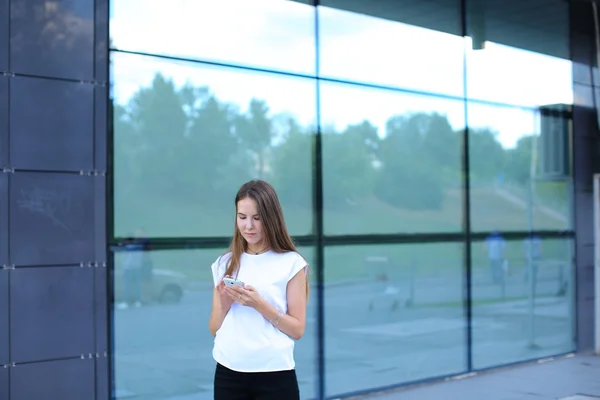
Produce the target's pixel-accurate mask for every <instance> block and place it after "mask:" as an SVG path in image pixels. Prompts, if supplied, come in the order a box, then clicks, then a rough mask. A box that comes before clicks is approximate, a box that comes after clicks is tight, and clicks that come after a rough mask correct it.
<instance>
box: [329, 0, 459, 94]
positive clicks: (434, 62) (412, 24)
mask: <svg viewBox="0 0 600 400" xmlns="http://www.w3.org/2000/svg"><path fill="white" fill-rule="evenodd" d="M320 4H321V6H322V7H319V9H318V12H319V32H320V42H319V46H320V73H321V75H322V76H324V77H330V78H336V79H347V80H351V81H361V82H369V83H376V84H382V85H391V86H397V87H402V88H406V89H413V90H421V91H426V92H433V93H444V94H449V95H454V96H463V93H464V88H463V82H464V81H463V64H464V41H463V38H462V36H461V34H460V19H459V17H460V12H459V10H460V2H459V1H457V0H441V1H440V0H438V1H435V2H415V1H406V0H394V1H390V0H377V1H368V2H357V1H347V0H325V1H321V2H320ZM383 18H385V19H383Z"/></svg>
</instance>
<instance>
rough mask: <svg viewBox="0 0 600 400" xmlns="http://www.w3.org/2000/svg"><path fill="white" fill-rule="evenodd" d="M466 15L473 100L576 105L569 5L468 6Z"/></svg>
mask: <svg viewBox="0 0 600 400" xmlns="http://www.w3.org/2000/svg"><path fill="white" fill-rule="evenodd" d="M466 11H467V15H466V22H467V33H468V36H469V37H468V38H467V39H466V48H467V95H468V97H469V98H471V99H480V100H489V101H495V102H500V103H506V104H518V105H524V106H539V105H546V104H564V103H566V104H571V103H572V102H573V93H572V66H571V61H570V60H569V51H570V50H569V4H568V2H565V1H562V0H549V1H544V2H539V1H531V0H525V1H517V0H507V1H503V2H501V3H499V2H497V1H496V0H467V1H466Z"/></svg>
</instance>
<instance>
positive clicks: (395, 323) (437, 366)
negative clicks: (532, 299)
mask: <svg viewBox="0 0 600 400" xmlns="http://www.w3.org/2000/svg"><path fill="white" fill-rule="evenodd" d="M459 276H460V273H459V271H456V273H453V272H452V271H448V272H447V274H446V275H444V276H433V277H427V276H419V277H418V279H416V281H415V285H414V294H415V296H414V304H413V305H412V306H407V304H406V298H407V294H408V293H410V292H411V291H410V288H409V285H408V283H407V281H406V280H404V281H402V282H401V283H400V284H398V285H395V286H393V287H387V285H381V284H376V283H373V282H354V283H346V284H344V285H335V286H331V287H328V288H327V291H326V298H325V300H326V301H325V312H326V318H327V320H326V322H327V324H326V332H325V344H326V359H327V363H326V368H327V370H326V386H327V393H328V394H330V395H333V394H336V395H337V394H344V393H349V392H356V391H360V390H364V389H368V388H373V387H382V386H387V385H392V384H398V383H402V382H411V381H417V380H420V379H426V378H431V377H433V376H447V375H450V374H458V373H461V372H463V371H464V370H465V368H466V354H467V350H466V335H465V332H466V329H465V316H464V309H463V304H462V300H463V299H462V289H461V288H462V283H461V281H460V279H459V278H458V277H459ZM556 277H557V274H556V273H555V271H554V272H552V273H551V274H549V275H547V276H540V282H539V284H538V291H537V292H538V294H539V295H541V296H544V297H540V298H538V299H537V301H536V303H535V310H534V312H533V314H532V313H531V312H530V311H531V310H530V308H529V302H528V301H527V298H526V297H524V296H525V295H526V294H527V293H528V292H527V290H528V285H527V283H526V282H525V281H524V280H523V278H522V276H521V275H518V274H517V275H514V276H512V277H511V278H510V279H509V282H508V284H507V287H506V293H505V295H506V298H504V299H503V298H502V294H501V290H500V289H499V287H498V286H497V285H491V284H490V283H489V279H488V278H489V277H488V276H487V275H482V276H478V277H475V278H476V279H474V287H473V298H474V301H475V303H474V307H473V361H474V364H475V367H476V368H485V367H489V366H494V365H500V364H506V363H511V362H515V361H520V360H526V359H534V358H539V357H544V356H547V355H551V354H561V353H567V352H569V351H571V350H572V349H573V342H572V331H571V329H570V327H571V326H572V321H571V319H570V314H569V312H568V311H569V309H570V307H571V305H570V304H569V300H568V299H569V297H568V296H557V295H556V292H557V290H558V288H559V287H560V285H559V282H558V281H557V279H556ZM372 300H375V301H374V302H373V303H372ZM210 301H211V297H210V291H209V290H200V289H198V290H195V291H191V292H187V293H186V295H185V297H184V299H183V300H182V302H181V303H180V304H176V305H151V306H147V307H142V308H137V309H135V308H134V309H128V310H118V311H117V312H116V315H115V335H114V337H115V352H116V360H115V375H116V389H117V397H118V398H119V399H129V398H131V399H135V400H138V399H139V400H142V399H143V400H209V399H211V398H212V380H213V374H214V361H213V360H212V356H211V350H212V341H213V339H212V337H211V335H210V333H209V332H208V326H207V324H208V315H209V312H210ZM396 301H397V304H398V307H394V304H395V302H396ZM313 307H314V303H313ZM532 315H533V316H534V318H533V320H532V318H531V317H532ZM314 316H315V312H314V308H312V309H311V312H309V320H308V323H307V330H306V334H305V337H304V338H303V339H302V340H301V341H300V342H298V344H297V346H296V352H295V354H296V361H297V371H298V377H299V381H300V387H301V393H302V398H303V399H309V398H314V395H315V387H316V382H317V366H316V350H317V348H316V344H317V341H316V334H315V333H316V324H315V321H314ZM532 321H533V325H532V324H531V322H532ZM531 326H533V327H534V328H535V330H534V331H533V334H531V333H532V332H531V330H530V328H531ZM532 344H533V346H531V345H532ZM598 381H599V382H600V375H599V377H598ZM450 399H452V398H450ZM482 399H485V400H488V399H491V398H489V397H483V398H482Z"/></svg>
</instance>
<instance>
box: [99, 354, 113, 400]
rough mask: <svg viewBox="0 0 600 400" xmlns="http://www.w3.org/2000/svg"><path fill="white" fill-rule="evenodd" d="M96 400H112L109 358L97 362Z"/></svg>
mask: <svg viewBox="0 0 600 400" xmlns="http://www.w3.org/2000/svg"><path fill="white" fill-rule="evenodd" d="M96 400H110V391H109V384H108V358H106V357H102V358H98V359H97V360H96Z"/></svg>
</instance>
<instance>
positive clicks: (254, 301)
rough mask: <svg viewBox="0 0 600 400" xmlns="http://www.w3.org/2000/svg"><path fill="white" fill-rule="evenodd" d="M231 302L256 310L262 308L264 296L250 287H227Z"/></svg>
mask: <svg viewBox="0 0 600 400" xmlns="http://www.w3.org/2000/svg"><path fill="white" fill-rule="evenodd" d="M225 290H226V291H227V294H228V295H229V298H230V300H231V301H235V302H237V303H239V304H241V305H243V306H246V307H252V308H254V309H256V308H257V307H260V306H261V305H262V304H263V302H264V300H263V298H262V296H261V295H260V294H259V293H258V292H257V291H256V289H254V288H253V287H252V286H250V285H244V287H243V288H241V287H237V286H234V287H232V288H230V287H225Z"/></svg>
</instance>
